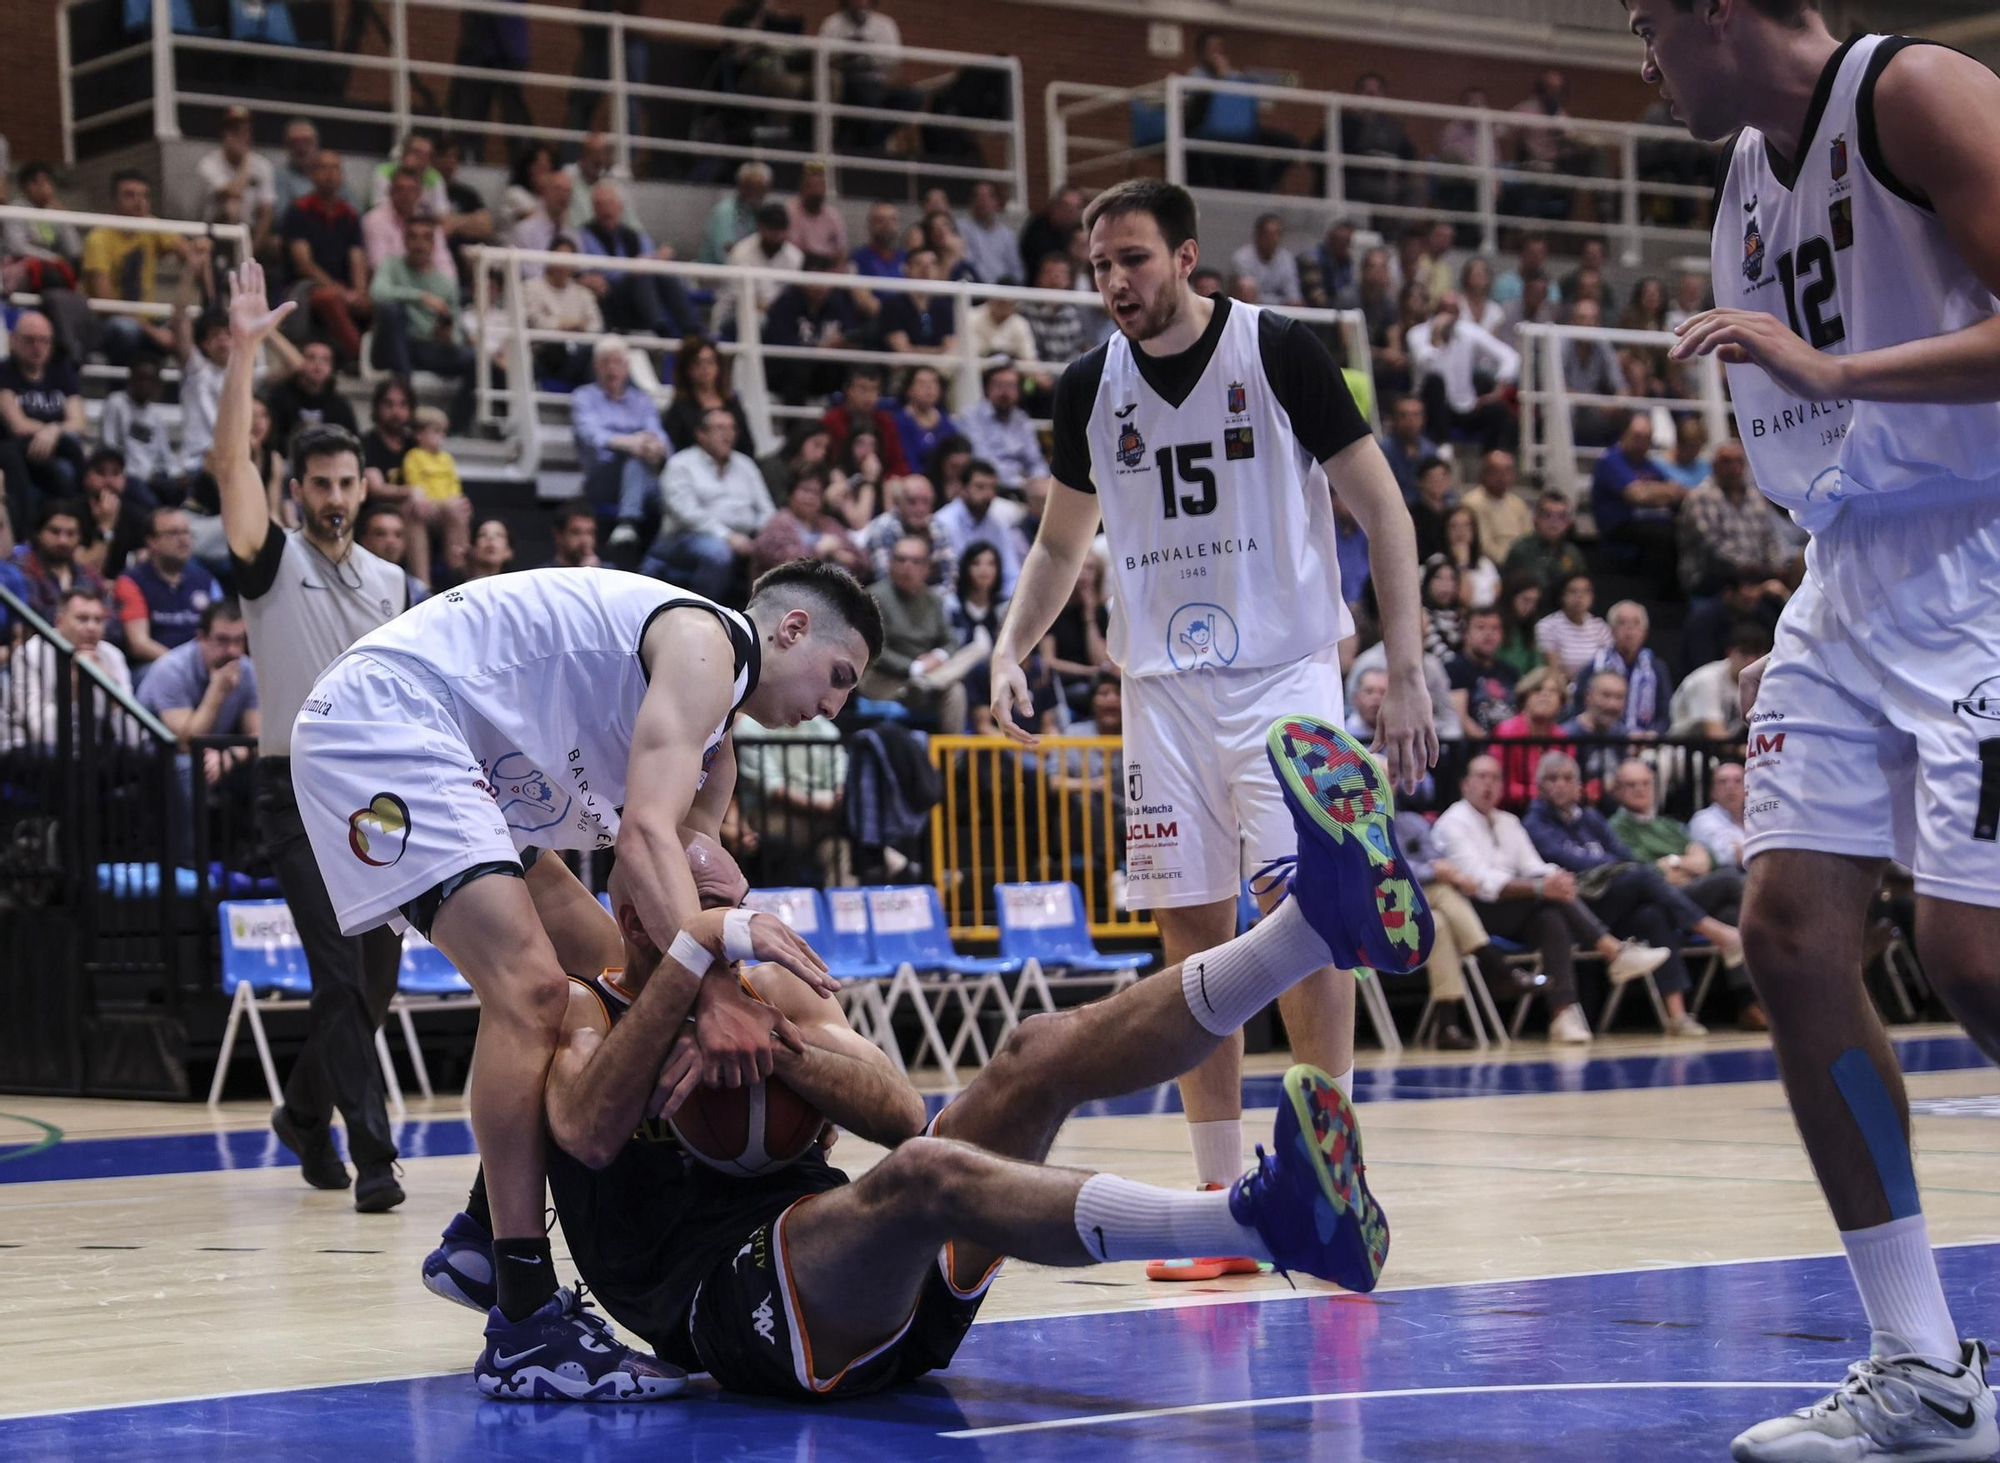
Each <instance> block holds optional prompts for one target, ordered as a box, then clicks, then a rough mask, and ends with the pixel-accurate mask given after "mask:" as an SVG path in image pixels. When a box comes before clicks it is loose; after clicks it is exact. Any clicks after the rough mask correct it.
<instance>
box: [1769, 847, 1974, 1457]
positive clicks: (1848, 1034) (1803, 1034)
mask: <svg viewBox="0 0 2000 1463" xmlns="http://www.w3.org/2000/svg"><path fill="white" fill-rule="evenodd" d="M1880 872H1881V865H1880V862H1879V861H1878V860H1874V859H1850V858H1843V857H1839V856H1836V855H1833V854H1826V853H1808V852H1804V851H1801V850H1794V849H1773V850H1769V851H1767V852H1764V853H1760V854H1758V855H1757V856H1756V857H1755V858H1754V859H1753V860H1752V861H1751V865H1750V883H1749V888H1748V891H1747V893H1746V896H1745V900H1744V906H1743V915H1744V918H1743V938H1744V946H1745V952H1746V954H1747V955H1748V958H1749V965H1750V969H1751V971H1752V979H1753V980H1754V981H1755V983H1756V986H1757V993H1758V996H1759V998H1760V999H1761V1000H1762V1002H1763V1004H1764V1010H1765V1014H1766V1015H1767V1016H1768V1017H1769V1018H1770V1022H1771V1043H1772V1046H1773V1048H1774V1049H1775V1051H1776V1053H1777V1057H1778V1067H1779V1071H1780V1072H1781V1074H1782V1075H1783V1077H1784V1082H1785V1095H1786V1096H1787V1098H1788V1099H1789V1100H1790V1102H1791V1106H1792V1114H1793V1116H1794V1117H1795V1118H1796V1119H1797V1121H1798V1125H1799V1134H1800V1136H1801V1137H1802V1138H1803V1139H1804V1140H1805V1146H1806V1152H1807V1153H1808V1154H1809V1155H1810V1156H1811V1158H1812V1161H1813V1168H1814V1169H1815V1171H1816V1172H1817V1173H1818V1175H1819V1180H1820V1188H1821V1189H1822V1190H1823V1191H1824V1192H1825V1194H1826V1199H1827V1204H1828V1207H1830V1208H1831V1209H1832V1211H1833V1218H1834V1222H1835V1223H1836V1224H1837V1225H1838V1226H1839V1227H1840V1232H1841V1234H1840V1238H1841V1243H1842V1245H1843V1246H1844V1247H1845V1249H1846V1251H1847V1258H1848V1264H1849V1265H1850V1267H1851V1268H1852V1269H1853V1272H1854V1280H1855V1284H1856V1286H1857V1288H1858V1289H1859V1290H1860V1292H1861V1300H1862V1305H1863V1307H1864V1308H1865V1309H1866V1311H1867V1313H1868V1324H1869V1328H1870V1330H1871V1332H1872V1333H1873V1341H1872V1344H1871V1346H1870V1355H1869V1357H1868V1359H1867V1360H1865V1361H1862V1362H1858V1363H1856V1364H1855V1366H1854V1367H1852V1368H1851V1369H1850V1370H1849V1372H1848V1374H1847V1380H1846V1381H1845V1382H1843V1383H1842V1384H1841V1386H1840V1387H1839V1388H1838V1389H1837V1390H1836V1391H1835V1392H1834V1393H1833V1394H1832V1395H1831V1396H1829V1397H1827V1398H1826V1399H1824V1400H1823V1401H1821V1402H1818V1403H1816V1404H1814V1405H1813V1406H1811V1407H1807V1408H1804V1409H1802V1410H1800V1411H1798V1412H1794V1413H1790V1414H1787V1415H1786V1416H1784V1417H1776V1418H1772V1419H1771V1420H1770V1421H1768V1422H1763V1423H1759V1424H1758V1425H1757V1426H1756V1427H1753V1428H1751V1429H1749V1430H1748V1431H1747V1432H1745V1433H1743V1434H1742V1435H1741V1436H1739V1437H1738V1438H1737V1439H1736V1440H1735V1441H1734V1442H1733V1443H1732V1444H1731V1446H1730V1451H1731V1452H1732V1453H1733V1455H1734V1456H1735V1457H1736V1458H1737V1459H1738V1460H1739V1463H1822V1460H1825V1463H1835V1460H1838V1463H1865V1460H1871V1459H1890V1458H1911V1459H1915V1458H1922V1459H1935V1460H1946V1463H1950V1460H1961V1459H1962V1460H1979V1463H1984V1460H1987V1459H1990V1458H1992V1457H1993V1455H1994V1453H1995V1451H1996V1450H1997V1449H2000V1430H1996V1427H1995V1422H1994V1395H1993V1392H1992V1389H1991V1388H1990V1387H1989V1386H1988V1384H1987V1381H1986V1353H1985V1348H1984V1347H1983V1346H1982V1345H1981V1344H1980V1343H1979V1342H1977V1341H1973V1342H1963V1341H1961V1340H1960V1338H1959V1335H1958V1329H1957V1326H1956V1325H1955V1324H1954V1323H1953V1321H1952V1317H1951V1311H1950V1308H1949V1307H1948V1306H1947V1305H1946V1303H1945V1297H1944V1289H1943V1287H1942V1286H1941V1285H1940V1283H1939V1281H1938V1272H1937V1262H1936V1259H1935V1257H1934V1256H1933V1255H1932V1252H1931V1246H1930V1237H1929V1233H1928V1231H1927V1229H1926V1227H1925V1224H1924V1215H1923V1210H1922V1207H1921V1205H1920V1203H1919V1200H1918V1196H1917V1184H1916V1175H1915V1171H1914V1169H1913V1167H1912V1165H1911V1161H1910V1115H1909V1102H1908V1099H1907V1097H1906V1096H1905V1094H1904V1090H1903V1079H1902V1073H1901V1072H1900V1071H1899V1070H1898V1068H1897V1065H1896V1057H1895V1053H1894V1050H1893V1049H1892V1048H1891V1047H1890V1045H1889V1039H1888V1035H1887V1033H1886V1032H1885V1031H1884V1030H1883V1028H1882V1023H1881V1020H1880V1018H1879V1017H1877V1015H1876V1014H1875V1008H1874V1006H1873V1005H1872V1004H1870V1002H1869V999H1868V993H1867V990H1866V989H1865V988H1864V986H1863V985H1862V982H1861V978H1860V977H1861V942H1862V923H1863V912H1864V911H1865V910H1866V909H1867V907H1868V901H1869V899H1870V898H1871V896H1872V895H1873V894H1874V891H1875V886H1876V882H1877V880H1878V879H1879V877H1880ZM1936 902H1937V901H1932V903H1936ZM1953 908H1954V909H1963V910H1966V911H1967V912H1968V913H1971V914H1974V915H1976V916H1983V917H1984V918H1983V920H1975V921H1974V923H1981V924H1984V925H1985V926H1986V927H1985V928H1984V929H1983V930H1975V929H1971V928H1962V927H1960V926H1961V925H1962V924H1963V922H1962V921H1960V922H1957V923H1952V933H1953V934H1954V935H1955V936H1956V937H1958V939H1961V940H1978V939H1984V940H1985V941H1987V942H1988V943H1987V944H1985V945H1984V946H1983V947H1982V946H1979V945H1976V944H1975V945H1971V946H1968V947H1967V948H1966V950H1965V951H1964V952H1962V953H1959V952H1955V951H1953V950H1946V949H1942V948H1940V949H1937V950H1935V951H1933V950H1931V949H1930V948H1929V947H1926V951H1925V959H1926V962H1927V963H1928V961H1929V960H1930V958H1931V956H1932V955H1933V954H1936V955H1937V956H1938V958H1939V959H1940V961H1941V964H1940V965H1939V967H1938V969H1939V970H1940V971H1942V972H1944V973H1945V974H1944V976H1943V978H1942V979H1938V977H1936V976H1934V977H1933V979H1936V980H1937V983H1938V989H1939V990H1940V991H1941V992H1948V991H1950V990H1951V988H1952V983H1953V982H1954V980H1955V978H1956V972H1957V971H1958V970H1959V969H1960V968H1962V966H1963V962H1964V961H1965V960H1966V959H1967V958H1969V957H1970V958H1977V959H1985V960H1990V959H1991V955H1990V953H1989V952H1990V951H1991V950H1992V949H1993V945H1992V943H1991V942H1992V941H1994V940H2000V928H1995V927H1994V926H1995V925H1996V924H2000V914H1996V912H1995V911H1993V910H1978V911H1971V910H1970V909H1969V907H1968V906H1954V907H1953ZM1828 911H1841V912H1842V916H1841V917H1835V918H1829V915H1828ZM1926 912H1929V911H1926ZM1947 923H1951V922H1950V921H1949V919H1948V920H1947ZM1919 928H1920V929H1921V928H1922V926H1921V923H1920V926H1919ZM1973 952H1976V954H1974V953H1973ZM1966 1004H1968V1006H1970V1005H1971V1004H1973V1003H1971V1002H1967V1003H1966ZM1991 1035H1992V1033H1991V1032H1989V1033H1988V1036H1989V1038H1990V1036H1991Z"/></svg>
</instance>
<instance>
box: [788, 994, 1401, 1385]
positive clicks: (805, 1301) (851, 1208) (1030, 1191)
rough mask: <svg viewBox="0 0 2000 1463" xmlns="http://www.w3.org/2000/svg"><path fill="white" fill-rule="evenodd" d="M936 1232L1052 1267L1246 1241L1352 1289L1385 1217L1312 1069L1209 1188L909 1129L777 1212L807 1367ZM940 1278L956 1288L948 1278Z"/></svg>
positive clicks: (830, 1356) (1293, 1074) (921, 1271)
mask: <svg viewBox="0 0 2000 1463" xmlns="http://www.w3.org/2000/svg"><path fill="white" fill-rule="evenodd" d="M1102 1004H1106V1005H1108V1004H1111V1003H1109V1002H1106V1003H1102ZM1037 1019H1038V1020H1039V1019H1041V1018H1037ZM1030 1024H1032V1023H1030ZM1024 1029H1025V1028H1024ZM975 1085H976V1084H975ZM972 1095H973V1093H972V1090H971V1089H968V1090H967V1093H966V1098H970V1097H971V1096H972ZM966 1098H961V1099H960V1100H959V1103H954V1104H953V1108H956V1107H957V1106H959V1105H960V1103H963V1102H964V1101H965V1100H966ZM951 1110H952V1109H950V1108H948V1109H946V1111H947V1112H950V1111H951ZM1020 1115H1021V1117H1022V1118H1023V1121H1024V1123H1025V1124H1029V1125H1032V1124H1035V1123H1037V1122H1041V1121H1045V1120H1046V1119H1047V1115H1048V1109H1047V1108H1046V1106H1043V1107H1039V1108H1037V1107H1031V1106H1029V1105H1027V1104H1024V1105H1023V1106H1022V1108H1021V1109H1020ZM985 1120H986V1115H982V1114H981V1113H979V1112H978V1111H977V1110H975V1111H974V1113H973V1114H972V1115H971V1116H970V1117H969V1118H968V1119H967V1120H966V1122H965V1123H964V1129H965V1130H967V1131H971V1130H979V1129H983V1128H984V1125H985ZM940 1126H941V1127H942V1126H945V1125H944V1124H943V1123H942V1122H941V1123H940ZM1030 1130H1032V1128H1031V1129H1030ZM1016 1146H1017V1147H1018V1146H1020V1144H1019V1143H1018V1141H1017V1142H1016ZM947 1242H949V1243H950V1244H951V1245H952V1248H953V1252H954V1257H955V1259H957V1258H959V1252H960V1251H961V1250H963V1251H964V1253H965V1254H973V1253H981V1254H984V1255H987V1256H996V1255H1014V1256H1018V1257H1019V1258H1021V1259H1024V1260H1027V1261H1030V1262H1031V1263H1034V1264H1039V1265H1055V1266H1064V1267H1074V1266H1082V1265H1096V1264H1102V1263H1104V1262H1106V1261H1112V1260H1141V1259H1145V1258H1147V1257H1148V1256H1150V1255H1155V1254H1159V1253H1161V1252H1162V1251H1176V1252H1179V1253H1183V1254H1187V1253H1193V1254H1247V1255H1250V1256H1252V1257H1254V1258H1256V1259H1260V1260H1267V1261H1270V1262H1271V1263H1273V1264H1275V1265H1277V1266H1278V1267H1279V1268H1280V1269H1284V1270H1289V1271H1299V1272H1302V1273H1304V1274H1308V1275H1314V1276H1317V1277H1319V1278H1320V1279H1322V1280H1330V1281H1332V1282H1333V1283H1335V1284H1337V1285H1341V1286H1345V1287H1346V1288H1348V1289H1350V1290H1362V1291H1365V1290H1372V1289H1374V1287H1375V1283H1376V1279H1377V1277H1378V1276H1379V1275H1380V1273H1381V1265H1382V1261H1383V1259H1384V1257H1385V1256H1386V1253H1387V1250H1388V1243H1389V1231H1388V1224H1387V1222H1386V1221H1385V1220H1384V1219H1383V1218H1382V1215H1381V1211H1380V1210H1379V1209H1378V1208H1377V1207H1376V1206H1375V1204H1374V1202H1373V1200H1372V1199H1371V1198H1369V1196H1368V1194H1367V1191H1366V1189H1365V1188H1364V1187H1363V1185H1362V1184H1361V1144H1360V1134H1359V1131H1358V1129H1357V1128H1356V1126H1355V1124H1354V1113H1353V1109H1352V1108H1351V1107H1349V1106H1348V1103H1347V1099H1346V1098H1345V1096H1343V1095H1342V1093H1341V1091H1340V1089H1339V1088H1337V1087H1335V1086H1334V1085H1333V1079H1332V1078H1330V1077H1328V1076H1327V1075H1326V1074H1325V1073H1324V1072H1320V1071H1318V1070H1317V1069H1315V1068H1312V1067H1294V1068H1292V1069H1291V1071H1290V1072H1288V1073H1287V1074H1286V1076H1285V1097H1284V1100H1283V1101H1282V1102H1281V1103H1280V1105H1279V1108H1278V1115H1277V1122H1276V1125H1275V1128H1274V1132H1273V1138H1272V1146H1271V1149H1270V1151H1269V1152H1268V1153H1267V1152H1266V1151H1265V1149H1264V1148H1263V1146H1262V1145H1261V1144H1260V1145H1259V1147H1258V1166H1257V1167H1256V1168H1254V1169H1252V1170H1251V1171H1250V1172H1249V1173H1248V1174H1246V1175H1244V1176H1243V1177H1242V1178H1241V1179H1239V1180H1238V1181H1237V1182H1236V1184H1235V1185H1234V1186H1233V1187H1231V1188H1230V1189H1229V1190H1228V1191H1226V1192H1222V1193H1201V1192H1198V1193H1188V1192H1186V1191H1184V1190H1178V1189H1161V1188H1155V1187H1153V1186H1152V1185H1149V1184H1141V1183H1135V1182H1133V1181H1132V1180H1130V1179H1124V1178H1119V1177H1117V1176H1116V1175H1114V1174H1105V1173H1086V1172H1083V1171H1082V1170H1079V1169H1069V1168H1047V1167H1043V1166H1041V1165H1039V1164H1036V1163H1032V1162H1026V1161H1023V1160H1020V1159H1015V1158H1008V1157H1004V1156H1002V1155H1001V1154H998V1153H992V1152H988V1151H987V1150H985V1149H984V1148H977V1147H974V1146H972V1144H970V1143H967V1142H961V1141H958V1140H955V1139H952V1138H946V1137H927V1138H914V1139H912V1140H911V1141H909V1142H908V1143H905V1144H903V1146H902V1147H900V1148H898V1149H896V1150H895V1152H893V1153H891V1154H890V1155H889V1156H888V1157H887V1158H885V1159H883V1160H882V1162H881V1163H879V1164H877V1165H876V1166H875V1167H874V1168H872V1169H870V1170H869V1171H868V1172H867V1173H866V1174H864V1175H862V1176H861V1178H859V1179H858V1180H856V1181H855V1182H854V1183H852V1184H849V1185H847V1186H845V1187H843V1188H839V1189H834V1190H831V1191H830V1192H828V1193H825V1194H821V1195H818V1196H816V1197H814V1198H813V1199H811V1200H810V1201H806V1202H802V1203H800V1204H798V1205H796V1206H795V1207H794V1208H793V1209H791V1210H790V1211H788V1212H787V1214H786V1216H785V1218H784V1219H783V1221H782V1222H781V1223H780V1224H779V1225H778V1226H777V1234H776V1238H775V1240H774V1243H776V1244H778V1245H780V1246H782V1248H783V1254H784V1265H783V1266H782V1271H783V1273H784V1275H785V1276H786V1282H785V1283H786V1284H787V1286H788V1287H789V1289H790V1291H791V1294H790V1295H789V1296H788V1297H787V1301H786V1303H787V1305H788V1307H789V1308H791V1310H792V1311H793V1312H795V1318H794V1320H793V1324H794V1325H797V1326H800V1327H802V1328H803V1329H804V1331H805V1333H806V1334H807V1335H808V1336H809V1337H810V1341H809V1343H808V1345H807V1349H808V1351H809V1353H810V1355H811V1357H812V1359H813V1368H814V1372H815V1375H816V1376H818V1377H820V1378H827V1377H832V1376H834V1375H836V1374H837V1373H838V1372H839V1371H840V1369H841V1368H843V1367H845V1366H846V1365H847V1364H848V1363H850V1362H852V1361H853V1360H855V1359H856V1358H857V1357H861V1356H864V1355H866V1354H868V1353H869V1352H872V1351H874V1350H876V1349H877V1348H879V1347H880V1346H882V1345H883V1344H884V1343H885V1342H886V1341H887V1340H889V1339H890V1338H892V1337H894V1336H895V1335H896V1334H897V1333H898V1331H899V1329H900V1328H901V1327H902V1326H903V1325H904V1323H905V1322H907V1321H908V1320H909V1318H910V1316H911V1314H912V1312H913V1311H914V1309H915V1308H916V1305H917V1300H918V1297H919V1295H920V1293H921V1292H922V1289H923V1287H924V1285H925V1284H926V1283H927V1282H928V1280H929V1277H930V1273H931V1266H932V1264H933V1263H935V1261H934V1257H935V1256H936V1255H937V1253H938V1251H939V1249H940V1248H941V1247H942V1246H943V1245H945V1244H946V1243H947ZM954 1268H955V1269H958V1268H961V1267H960V1266H958V1265H955V1266H954ZM973 1279H974V1280H975V1281H976V1279H977V1276H974V1277H973ZM954 1284H956V1285H959V1286H960V1288H961V1289H970V1288H971V1287H970V1286H968V1285H965V1284H963V1283H962V1282H961V1281H960V1280H959V1279H958V1277H957V1276H954Z"/></svg>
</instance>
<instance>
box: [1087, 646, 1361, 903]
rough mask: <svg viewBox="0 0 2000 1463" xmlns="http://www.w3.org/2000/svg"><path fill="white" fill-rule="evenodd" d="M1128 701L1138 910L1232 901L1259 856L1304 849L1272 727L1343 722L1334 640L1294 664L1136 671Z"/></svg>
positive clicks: (1128, 835)
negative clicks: (1284, 719) (1267, 746)
mask: <svg viewBox="0 0 2000 1463" xmlns="http://www.w3.org/2000/svg"><path fill="white" fill-rule="evenodd" d="M1124 708H1125V710H1124V715H1125V888H1126V902H1127V903H1129V904H1130V905H1131V906H1132V908H1134V909H1176V908H1180V907H1182V906H1184V905H1190V904H1214V903H1216V902H1217V901H1218V900H1223V899H1235V898H1236V897H1237V895H1238V893H1239V891H1240V890H1241V887H1242V881H1243V880H1244V879H1245V878H1247V877H1248V876H1249V875H1250V874H1252V873H1254V872H1255V871H1256V870H1257V868H1258V867H1259V866H1260V865H1262V864H1264V863H1266V862H1268V861H1270V860H1271V859H1274V858H1286V857H1289V856H1291V855H1292V854H1295V853H1297V852H1298V836H1297V834H1296V833H1295V832H1294V830H1293V828H1292V815H1291V813H1290V812H1288V811H1287V810H1286V808H1285V800H1284V797H1283V795H1282V794H1281V793H1280V792H1279V791H1278V780H1277V778H1276V777H1275V776H1273V775H1272V772H1271V766H1270V763H1269V762H1268V761H1267V760H1266V759H1265V756H1264V735H1265V733H1266V732H1268V731H1269V730H1270V728H1271V723H1272V722H1274V721H1276V720H1277V719H1278V718H1279V717H1281V716H1287V715H1290V714H1293V713H1297V712H1303V713H1305V714H1307V715H1310V716H1317V717H1320V718H1322V719H1323V720H1326V721H1331V722H1332V723H1334V724H1335V725H1336V726H1338V725H1340V724H1341V723H1342V721H1343V720H1344V718H1345V712H1344V708H1343V700H1342V694H1341V680H1340V654H1339V651H1338V650H1337V648H1336V647H1334V646H1331V645H1329V646H1327V647H1326V648H1325V649H1324V650H1322V651H1320V652H1319V653H1318V654H1316V655H1313V656H1310V657H1308V658H1306V659H1304V660H1300V661H1298V662H1295V663H1294V664H1292V665H1288V666H1265V667H1262V668H1261V669H1257V670H1230V669H1227V668H1224V667H1215V668H1203V669H1201V670H1192V671H1182V672H1180V673H1178V674H1176V675H1170V676H1127V677H1126V678H1125V682H1124Z"/></svg>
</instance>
